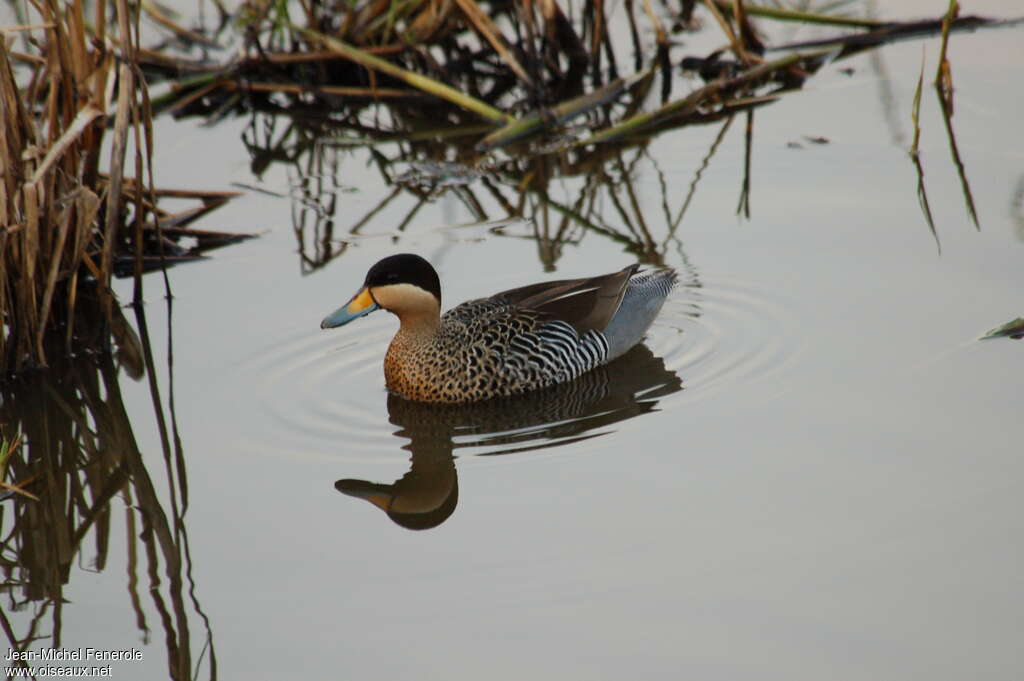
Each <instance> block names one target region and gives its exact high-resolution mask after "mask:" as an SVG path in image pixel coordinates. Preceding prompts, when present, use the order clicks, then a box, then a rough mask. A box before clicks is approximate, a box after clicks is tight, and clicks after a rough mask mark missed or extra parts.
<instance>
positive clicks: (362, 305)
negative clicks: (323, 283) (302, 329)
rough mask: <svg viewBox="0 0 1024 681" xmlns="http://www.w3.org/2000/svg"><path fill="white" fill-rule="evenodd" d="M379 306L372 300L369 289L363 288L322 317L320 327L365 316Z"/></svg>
mask: <svg viewBox="0 0 1024 681" xmlns="http://www.w3.org/2000/svg"><path fill="white" fill-rule="evenodd" d="M379 308H380V306H379V305H377V303H375V302H374V300H373V296H371V295H370V290H369V289H366V288H364V289H362V290H360V291H359V293H357V294H356V295H355V296H353V297H352V300H350V301H348V302H347V303H345V305H343V306H342V307H339V308H338V309H337V310H335V311H334V312H332V313H331V314H329V315H327V316H326V317H324V320H323V321H322V322H320V328H321V329H332V328H334V327H336V326H343V325H345V324H348V323H349V322H350V321H352V320H353V319H359V318H360V317H365V316H366V315H368V314H370V313H371V312H373V311H374V310H377V309H379Z"/></svg>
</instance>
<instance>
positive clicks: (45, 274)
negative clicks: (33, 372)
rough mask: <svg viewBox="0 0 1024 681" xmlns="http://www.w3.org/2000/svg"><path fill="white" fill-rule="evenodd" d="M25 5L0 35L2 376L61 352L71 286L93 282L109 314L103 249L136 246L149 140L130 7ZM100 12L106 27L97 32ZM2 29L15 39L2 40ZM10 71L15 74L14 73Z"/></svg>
mask: <svg viewBox="0 0 1024 681" xmlns="http://www.w3.org/2000/svg"><path fill="white" fill-rule="evenodd" d="M30 7H31V8H33V9H34V10H35V12H37V13H38V16H31V17H30V22H29V24H30V25H27V26H16V27H10V28H5V29H4V31H3V34H2V37H3V39H2V40H0V126H2V134H0V219H2V225H0V272H2V276H0V319H2V325H3V333H2V334H0V371H2V372H3V374H5V375H6V374H9V373H11V372H14V371H18V370H20V369H23V368H25V367H27V366H34V365H45V364H46V363H47V350H48V347H50V346H54V345H56V346H57V347H59V346H60V341H61V340H62V341H63V344H64V346H65V347H64V349H62V350H61V351H62V352H63V351H68V352H70V351H71V348H72V342H73V340H74V339H75V338H76V332H75V323H74V319H75V308H76V301H77V299H78V297H79V291H80V287H82V286H85V285H89V286H95V287H96V288H97V289H98V291H99V293H100V295H101V297H102V299H103V305H102V307H103V309H104V310H105V311H106V314H107V316H108V320H109V315H110V310H111V306H112V305H113V304H114V303H115V301H114V299H113V295H112V294H111V293H110V281H111V277H112V275H113V271H114V257H115V253H123V252H124V251H125V250H126V249H131V248H135V249H136V253H138V248H139V247H140V245H141V239H139V238H138V237H139V235H140V230H141V224H142V221H143V220H144V219H145V217H146V215H147V213H148V212H149V211H148V209H147V207H146V206H147V203H149V205H151V202H145V200H144V196H143V192H140V191H139V190H137V189H135V187H142V186H145V185H146V183H145V180H144V177H143V173H144V168H145V167H148V164H149V157H150V153H149V151H150V149H149V147H150V144H149V140H150V139H151V135H150V134H149V125H150V119H149V114H148V111H147V108H146V94H145V84H144V83H143V81H142V80H141V79H140V78H137V77H136V72H137V68H136V67H135V66H133V59H134V45H135V42H136V41H135V38H134V36H133V33H135V32H137V31H134V30H133V24H134V23H135V22H137V19H138V17H137V15H134V16H133V15H132V14H131V13H130V11H129V7H128V4H127V2H126V0H117V1H116V2H115V3H114V7H113V10H112V12H113V15H112V17H108V16H105V15H104V12H106V11H107V8H108V7H109V5H107V4H106V3H96V5H95V7H96V13H95V15H94V16H91V17H87V16H86V8H85V3H84V2H83V0H72V1H71V2H66V3H65V2H58V1H57V0H44V1H43V2H40V3H33V4H31V5H30ZM111 18H112V19H113V20H114V21H115V22H116V30H111V31H110V33H109V34H108V32H107V30H106V25H107V23H108V21H110V20H111ZM90 25H91V26H94V27H95V28H94V29H93V28H90V27H89V26H90ZM12 35H13V36H14V37H15V38H16V39H15V40H9V37H11V36H12ZM12 45H19V46H21V45H24V46H26V47H27V49H26V51H25V52H21V51H17V50H15V49H13V47H11V46H12ZM15 63H18V64H20V65H21V68H22V70H17V71H16V69H15ZM26 70H27V71H28V72H27V73H26ZM16 73H17V74H19V76H23V75H24V77H21V78H20V80H21V81H22V82H20V83H19V78H16V76H15V74H16ZM111 118H113V121H114V127H113V138H114V139H113V143H112V145H111V146H112V152H111V156H110V158H109V172H108V173H106V174H104V173H101V172H100V165H101V158H100V153H101V149H102V145H103V141H104V136H105V135H106V134H107V132H108V128H109V125H108V123H109V120H110V119H111ZM132 132H134V146H135V150H136V151H135V158H134V163H133V164H132V165H133V169H134V176H135V180H134V183H132V184H131V185H130V186H129V185H126V183H125V182H124V179H123V174H124V161H125V155H126V153H125V152H126V149H127V147H128V139H129V133H132ZM143 133H145V134H144V135H143ZM143 153H145V159H144V158H143ZM132 227H134V233H132V231H131V230H132ZM138 282H139V279H138V278H137V279H136V283H137V284H138ZM137 293H138V290H137ZM76 349H78V348H76Z"/></svg>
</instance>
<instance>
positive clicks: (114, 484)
mask: <svg viewBox="0 0 1024 681" xmlns="http://www.w3.org/2000/svg"><path fill="white" fill-rule="evenodd" d="M99 304H100V300H99V299H92V300H86V299H83V300H80V301H79V304H78V307H77V309H76V313H77V314H80V315H85V313H86V312H87V311H90V310H91V311H92V312H93V313H95V312H96V310H95V309H94V308H95V307H97V306H98V305H99ZM169 305H170V303H168V306H169ZM88 317H89V318H90V319H91V320H93V321H94V322H96V323H97V324H99V325H100V326H103V324H102V317H100V316H99V315H97V314H91V315H88ZM115 317H116V319H115V322H116V323H115V328H114V329H113V335H114V337H115V338H116V339H117V342H118V344H119V348H118V349H117V350H116V352H115V351H113V350H111V349H110V348H109V347H108V349H107V350H105V351H103V352H99V353H96V354H87V355H81V356H78V357H75V358H68V357H67V356H65V355H62V354H57V353H54V354H53V355H51V362H52V364H51V367H50V368H49V369H47V370H37V371H32V372H24V373H23V374H21V375H19V376H18V377H17V379H15V380H12V381H9V382H5V383H2V384H0V437H2V441H3V444H4V447H3V449H4V452H3V453H4V456H3V473H4V475H5V478H4V479H5V480H7V481H10V482H12V483H14V486H15V487H16V488H17V489H16V490H12V489H8V490H7V491H6V492H4V493H3V494H2V495H0V567H2V570H3V573H2V574H3V579H2V582H0V589H2V591H3V595H4V599H3V602H2V605H0V624H2V625H3V629H4V633H5V634H6V637H7V640H8V644H9V646H10V648H11V649H12V650H13V651H18V652H25V651H30V650H39V649H40V648H61V647H69V648H71V647H78V646H79V645H81V646H92V647H96V648H104V647H106V648H110V649H114V648H125V647H127V646H126V644H128V643H129V642H126V641H124V640H115V639H110V638H107V635H106V634H104V633H103V632H104V629H105V627H104V626H103V619H102V618H103V617H104V615H103V614H101V613H99V612H94V613H89V615H91V616H94V617H96V619H97V624H99V627H97V629H96V630H95V631H92V632H89V633H88V638H87V639H85V640H82V639H81V638H80V637H81V633H78V634H76V639H77V640H74V641H71V640H68V639H69V638H70V637H69V636H68V635H67V634H66V632H65V631H64V621H65V616H66V615H67V613H68V611H70V610H73V609H76V608H81V607H84V606H82V605H77V604H75V603H74V601H73V600H71V599H69V597H68V587H69V585H70V584H71V583H72V581H75V580H78V581H80V580H81V575H79V574H78V573H80V572H81V571H90V572H102V571H104V570H106V569H107V566H108V562H110V561H111V560H114V562H116V561H117V558H119V556H117V554H118V551H120V550H123V551H124V552H125V554H126V555H125V558H124V560H125V562H126V564H127V578H126V580H125V590H126V591H127V594H128V601H129V603H130V607H131V609H132V610H133V611H134V614H135V622H136V627H137V629H138V632H139V639H140V640H141V641H142V642H143V643H144V644H148V643H149V642H150V640H151V638H152V634H153V632H154V630H155V631H156V632H161V631H162V636H161V635H160V634H157V635H156V637H155V638H156V640H163V641H164V643H165V645H166V653H167V655H166V660H167V678H169V679H172V680H174V681H178V680H186V679H194V678H209V679H216V678H217V665H216V655H215V649H214V646H213V634H212V631H211V629H210V627H209V622H208V620H207V617H206V615H205V613H204V612H203V609H202V607H201V605H200V603H199V600H198V597H197V589H196V584H195V583H194V581H193V580H192V576H191V575H192V562H191V556H190V553H189V541H188V531H187V526H186V522H185V515H186V509H187V506H188V484H187V472H186V467H185V459H184V452H183V450H182V447H181V438H180V437H179V434H178V431H177V428H176V420H175V415H174V407H173V398H172V399H171V400H170V401H168V402H165V401H164V399H163V398H162V397H161V386H160V385H159V381H158V380H157V378H156V376H157V370H156V367H155V366H154V363H153V353H152V349H151V345H150V341H149V337H148V333H147V326H146V319H145V315H144V313H143V311H142V308H138V311H137V314H136V320H135V321H136V324H135V325H134V327H133V325H132V324H131V323H130V322H129V321H128V319H126V318H125V317H124V316H123V315H122V314H121V311H120V308H116V307H115ZM169 317H170V307H168V328H170V326H171V325H170V321H171V320H170V318H169ZM83 323H84V320H83ZM122 370H123V372H122ZM122 373H125V374H127V375H128V376H130V377H131V378H133V379H135V380H140V379H142V378H143V377H145V378H146V380H148V381H149V388H150V395H151V397H152V401H153V408H154V416H155V418H156V425H157V428H158V430H159V435H160V441H161V442H162V444H163V452H162V453H163V464H164V465H163V467H162V468H161V469H160V470H157V471H154V472H151V471H150V470H149V468H148V466H147V462H146V460H145V458H144V457H143V453H142V451H141V450H140V448H139V444H138V442H137V441H136V438H135V434H134V430H133V426H132V423H131V422H130V420H129V417H128V412H127V410H126V408H125V403H124V400H123V398H122V392H121V384H120V381H121V376H122ZM167 387H168V388H170V387H171V386H170V385H168V386H167ZM170 394H171V395H173V391H172V392H171V393H170ZM12 445H13V446H12ZM118 514H123V515H122V518H121V519H120V522H119V520H118V518H117V516H118ZM119 529H121V530H122V531H123V532H124V548H123V549H118V548H116V547H117V546H118V542H117V541H116V539H115V537H116V535H117V532H118V530H119ZM78 614H79V617H80V616H81V614H82V613H78ZM107 616H109V615H107ZM197 621H198V622H201V625H200V629H201V633H200V636H199V637H198V639H194V638H193V634H194V631H193V630H194V628H195V626H196V623H197ZM154 622H155V623H154ZM108 628H109V627H108ZM147 656H148V653H147ZM23 664H24V663H23ZM132 664H135V665H138V664H142V663H139V662H134V663H132ZM113 671H114V675H115V676H116V675H117V671H118V670H117V668H116V667H115V669H114V670H113ZM132 671H134V672H135V673H136V674H137V673H138V672H139V671H141V670H140V669H133V670H132ZM155 674H158V672H157V671H155V668H154V667H153V666H152V665H148V664H147V665H146V672H145V676H146V677H147V678H158V676H155Z"/></svg>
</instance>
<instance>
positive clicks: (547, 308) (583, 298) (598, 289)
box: [492, 265, 640, 335]
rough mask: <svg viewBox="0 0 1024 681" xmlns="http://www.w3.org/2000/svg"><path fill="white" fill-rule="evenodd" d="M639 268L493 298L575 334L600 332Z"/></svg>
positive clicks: (548, 283)
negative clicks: (557, 322) (563, 325)
mask: <svg viewBox="0 0 1024 681" xmlns="http://www.w3.org/2000/svg"><path fill="white" fill-rule="evenodd" d="M639 268H640V266H639V265H630V266H629V267H626V268H625V269H622V270H619V271H618V272H612V273H611V274H602V275H600V276H597V277H589V278H586V279H563V280H561V281H546V282H543V283H540V284H531V285H530V286H522V287H520V288H514V289H510V290H508V291H502V292H501V293H498V294H496V295H495V296H493V298H492V299H494V300H499V299H500V300H502V301H505V302H508V303H511V304H513V305H515V306H516V307H519V308H521V309H524V310H530V311H533V312H536V313H539V314H540V315H542V316H544V317H547V318H549V319H559V320H561V321H563V322H566V323H568V324H570V325H572V327H573V328H574V329H576V332H577V333H579V334H581V335H582V334H584V333H586V332H587V331H591V330H597V331H601V330H603V329H604V328H605V327H606V326H608V322H609V321H610V320H611V318H612V317H613V316H614V315H615V312H616V311H617V310H618V309H619V305H620V304H621V303H622V296H623V295H624V294H625V291H626V285H627V284H628V283H629V278H630V277H632V276H633V275H634V274H636V271H637V270H638V269H639Z"/></svg>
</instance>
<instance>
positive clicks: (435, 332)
mask: <svg viewBox="0 0 1024 681" xmlns="http://www.w3.org/2000/svg"><path fill="white" fill-rule="evenodd" d="M676 282H677V274H676V271H675V270H673V269H672V268H668V267H666V268H657V269H649V270H641V268H640V265H638V264H632V265H629V266H628V267H625V268H623V269H621V270H619V271H617V272H611V273H608V274H602V275H599V276H595V277H586V278H582V279H563V280H559V281H547V282H541V283H537V284H531V285H528V286H522V287H519V288H514V289H510V290H507V291H502V292H500V293H496V294H494V295H492V296H490V297H489V298H478V299H475V300H470V301H467V302H465V303H462V304H461V305H458V306H456V307H454V308H452V309H451V310H449V311H447V312H445V313H444V314H443V315H442V314H441V281H440V278H439V277H438V274H437V271H436V270H435V269H434V267H433V265H431V264H430V263H429V262H428V261H427V260H426V259H424V258H422V257H421V256H419V255H416V254H413V253H400V254H397V255H392V256H388V257H386V258H384V259H383V260H380V261H379V262H377V263H376V264H375V265H373V267H371V268H370V269H369V271H368V272H367V274H366V278H365V279H364V281H363V285H362V287H360V289H359V290H358V291H357V292H356V294H355V295H354V296H352V298H351V299H350V300H349V301H348V302H347V303H345V304H344V305H343V306H341V307H340V308H338V309H337V310H335V311H334V312H332V313H331V314H329V315H327V317H325V318H324V319H323V321H322V322H321V323H320V328H321V329H330V328H336V327H340V326H344V325H345V324H348V323H349V322H352V321H354V320H356V319H359V318H360V317H364V316H366V315H368V314H370V313H371V312H374V311H376V310H380V309H383V310H387V311H388V312H390V313H392V314H394V315H395V316H397V317H398V321H399V329H398V331H397V332H396V333H395V336H394V338H393V339H392V340H391V344H390V345H389V346H388V350H387V353H386V355H385V357H384V378H385V383H386V386H387V389H388V390H389V391H390V392H392V393H394V394H397V395H398V396H400V397H403V398H405V399H408V400H413V401H417V402H435V403H446V404H461V403H469V402H480V401H483V400H491V399H498V398H508V397H513V396H517V395H521V394H523V393H528V392H531V391H534V390H541V389H544V388H548V387H550V386H554V385H558V384H560V383H565V382H567V381H571V380H573V379H575V378H577V377H579V376H581V375H582V374H584V373H586V372H588V371H590V370H592V369H594V368H596V367H599V366H602V365H604V364H607V363H609V362H611V361H612V360H614V359H615V358H617V357H620V356H621V355H623V354H625V353H626V351H628V350H629V349H630V348H632V347H633V346H634V345H637V344H638V343H639V342H640V341H641V340H643V337H644V335H645V333H646V332H647V330H648V328H650V326H651V324H652V323H653V322H654V319H655V318H656V317H657V316H658V313H659V312H660V311H661V308H662V305H663V304H664V302H665V300H666V299H667V298H668V295H669V293H670V292H671V291H672V289H673V288H674V286H675V285H676Z"/></svg>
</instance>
